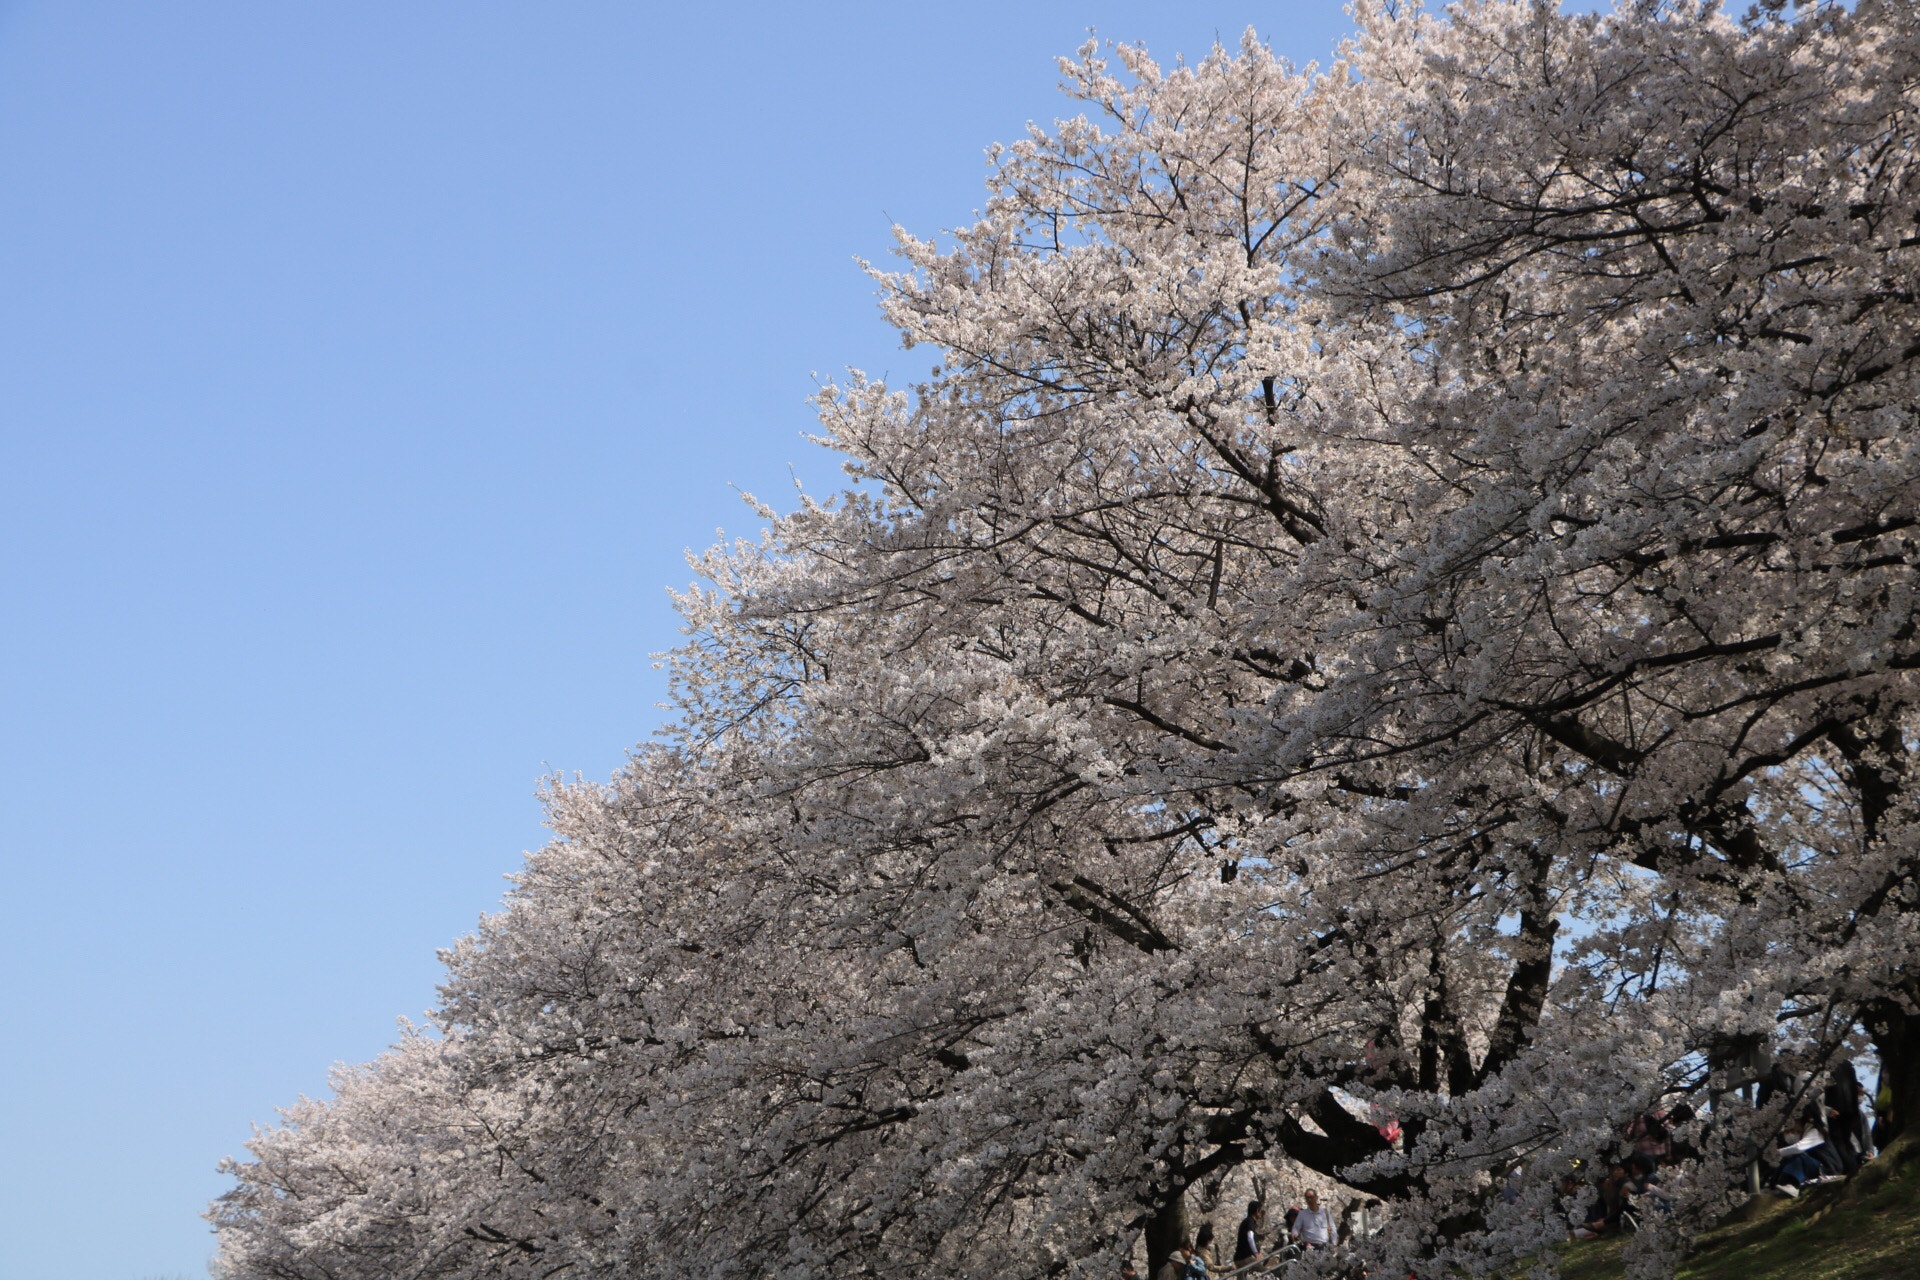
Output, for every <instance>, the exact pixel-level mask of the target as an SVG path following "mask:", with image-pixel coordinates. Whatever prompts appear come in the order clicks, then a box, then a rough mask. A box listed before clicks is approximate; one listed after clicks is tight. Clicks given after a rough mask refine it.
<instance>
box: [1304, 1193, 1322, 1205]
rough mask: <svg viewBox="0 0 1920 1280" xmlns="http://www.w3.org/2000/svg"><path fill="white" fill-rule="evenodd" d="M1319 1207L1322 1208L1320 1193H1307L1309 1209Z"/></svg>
mask: <svg viewBox="0 0 1920 1280" xmlns="http://www.w3.org/2000/svg"><path fill="white" fill-rule="evenodd" d="M1319 1207H1320V1193H1319V1192H1318V1191H1309V1192H1307V1208H1309V1209H1318V1208H1319Z"/></svg>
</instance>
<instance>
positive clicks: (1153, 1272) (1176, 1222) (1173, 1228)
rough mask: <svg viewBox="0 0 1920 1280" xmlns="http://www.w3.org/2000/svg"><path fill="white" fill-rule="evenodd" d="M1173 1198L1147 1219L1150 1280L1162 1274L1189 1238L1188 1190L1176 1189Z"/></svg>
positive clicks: (1148, 1274)
mask: <svg viewBox="0 0 1920 1280" xmlns="http://www.w3.org/2000/svg"><path fill="white" fill-rule="evenodd" d="M1172 1197H1173V1198H1172V1199H1170V1200H1168V1201H1167V1202H1166V1203H1165V1204H1163V1205H1161V1206H1160V1208H1159V1209H1158V1210H1157V1211H1155V1213H1154V1215H1153V1216H1152V1217H1151V1218H1149V1219H1147V1276H1148V1280H1152V1277H1154V1276H1157V1275H1159V1274H1160V1268H1161V1267H1163V1266H1165V1265H1166V1261H1167V1259H1168V1258H1171V1257H1172V1256H1173V1251H1174V1250H1175V1249H1177V1248H1179V1247H1180V1246H1181V1244H1183V1243H1184V1242H1185V1241H1186V1238H1187V1193H1186V1189H1185V1188H1176V1189H1175V1190H1174V1191H1173V1192H1172Z"/></svg>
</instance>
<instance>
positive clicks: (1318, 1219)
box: [1293, 1191, 1336, 1249]
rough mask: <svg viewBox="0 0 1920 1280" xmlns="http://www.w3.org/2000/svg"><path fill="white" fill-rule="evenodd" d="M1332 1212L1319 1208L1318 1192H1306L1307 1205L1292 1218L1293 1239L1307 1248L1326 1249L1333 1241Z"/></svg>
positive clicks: (1334, 1234)
mask: <svg viewBox="0 0 1920 1280" xmlns="http://www.w3.org/2000/svg"><path fill="white" fill-rule="evenodd" d="M1335 1236H1336V1233H1335V1232H1334V1229H1333V1214H1332V1213H1331V1212H1330V1211H1328V1210H1326V1209H1323V1208H1321V1206H1320V1193H1319V1192H1318V1191H1309V1192H1307V1207H1306V1208H1304V1209H1302V1210H1301V1211H1300V1212H1299V1213H1297V1214H1295V1215H1294V1218H1293V1239H1294V1242H1295V1243H1296V1244H1299V1245H1301V1246H1303V1247H1305V1248H1308V1249H1328V1248H1331V1247H1332V1246H1333V1244H1334V1242H1335Z"/></svg>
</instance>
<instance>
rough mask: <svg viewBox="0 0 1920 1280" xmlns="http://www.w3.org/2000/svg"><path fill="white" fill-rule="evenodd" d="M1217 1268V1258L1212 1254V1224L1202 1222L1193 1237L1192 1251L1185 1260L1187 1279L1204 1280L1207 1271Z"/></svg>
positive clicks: (1218, 1263) (1218, 1267)
mask: <svg viewBox="0 0 1920 1280" xmlns="http://www.w3.org/2000/svg"><path fill="white" fill-rule="evenodd" d="M1219 1269H1220V1262H1219V1259H1217V1258H1215V1257H1214V1256H1213V1224H1212V1223H1211V1222H1203V1223H1201V1224H1200V1231H1199V1234H1197V1235H1195V1236H1194V1238H1193V1253H1192V1256H1191V1257H1189V1258H1188V1260H1187V1280H1206V1278H1207V1275H1208V1273H1209V1272H1213V1271H1217V1270H1219Z"/></svg>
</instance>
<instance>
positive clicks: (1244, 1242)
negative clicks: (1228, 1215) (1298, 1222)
mask: <svg viewBox="0 0 1920 1280" xmlns="http://www.w3.org/2000/svg"><path fill="white" fill-rule="evenodd" d="M1266 1229H1267V1206H1266V1205H1265V1204H1263V1203H1261V1202H1260V1201H1258V1200H1249V1201H1247V1216H1246V1217H1244V1218H1242V1219H1240V1229H1239V1231H1237V1232H1235V1233H1234V1237H1233V1265H1234V1266H1235V1267H1240V1266H1243V1265H1245V1264H1246V1263H1249V1262H1253V1261H1256V1260H1257V1259H1258V1258H1259V1257H1260V1233H1261V1232H1262V1231H1265V1230H1266Z"/></svg>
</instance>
